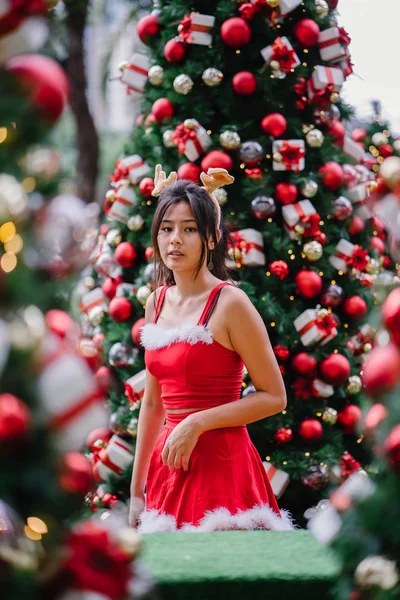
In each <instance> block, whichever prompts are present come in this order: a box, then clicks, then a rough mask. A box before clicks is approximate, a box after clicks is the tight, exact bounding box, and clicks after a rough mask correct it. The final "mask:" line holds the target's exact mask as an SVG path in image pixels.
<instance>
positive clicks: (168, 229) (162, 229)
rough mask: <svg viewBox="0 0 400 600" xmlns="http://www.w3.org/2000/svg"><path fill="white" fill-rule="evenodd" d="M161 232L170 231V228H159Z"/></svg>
mask: <svg viewBox="0 0 400 600" xmlns="http://www.w3.org/2000/svg"><path fill="white" fill-rule="evenodd" d="M161 231H171V227H161Z"/></svg>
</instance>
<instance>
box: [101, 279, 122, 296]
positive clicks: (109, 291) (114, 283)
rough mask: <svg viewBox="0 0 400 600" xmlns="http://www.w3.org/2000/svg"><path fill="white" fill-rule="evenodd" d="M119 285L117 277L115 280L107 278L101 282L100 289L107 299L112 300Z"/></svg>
mask: <svg viewBox="0 0 400 600" xmlns="http://www.w3.org/2000/svg"><path fill="white" fill-rule="evenodd" d="M120 283H121V281H120V278H119V277H116V278H112V277H107V279H105V280H104V281H103V283H102V285H101V289H102V290H103V292H104V293H105V295H106V296H107V298H109V299H110V300H112V298H114V296H115V294H116V292H117V287H118V286H119V284H120Z"/></svg>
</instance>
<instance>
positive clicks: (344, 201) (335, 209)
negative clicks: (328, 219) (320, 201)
mask: <svg viewBox="0 0 400 600" xmlns="http://www.w3.org/2000/svg"><path fill="white" fill-rule="evenodd" d="M352 212H353V205H352V203H351V202H350V200H349V199H348V198H346V197H345V196H339V198H335V200H334V201H333V202H332V214H333V216H334V217H335V219H337V220H338V221H344V220H345V219H348V217H349V216H350V215H351V214H352Z"/></svg>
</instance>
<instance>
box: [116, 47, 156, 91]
mask: <svg viewBox="0 0 400 600" xmlns="http://www.w3.org/2000/svg"><path fill="white" fill-rule="evenodd" d="M149 67H150V60H149V57H148V56H146V55H144V54H139V52H134V53H133V54H132V56H131V58H130V60H129V64H128V65H127V67H126V68H125V69H124V71H123V73H122V75H121V81H122V83H125V85H127V86H128V91H129V93H130V94H133V95H135V96H141V95H142V94H143V92H144V86H145V85H146V82H147V77H148V73H149Z"/></svg>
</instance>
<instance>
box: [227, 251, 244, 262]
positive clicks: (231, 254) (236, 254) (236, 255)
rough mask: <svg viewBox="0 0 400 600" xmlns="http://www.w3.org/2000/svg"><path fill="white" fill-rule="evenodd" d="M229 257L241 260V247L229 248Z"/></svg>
mask: <svg viewBox="0 0 400 600" xmlns="http://www.w3.org/2000/svg"><path fill="white" fill-rule="evenodd" d="M228 254H229V258H230V259H231V260H234V261H235V262H237V261H238V260H240V258H241V256H242V253H241V251H240V249H239V248H229V250H228Z"/></svg>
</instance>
